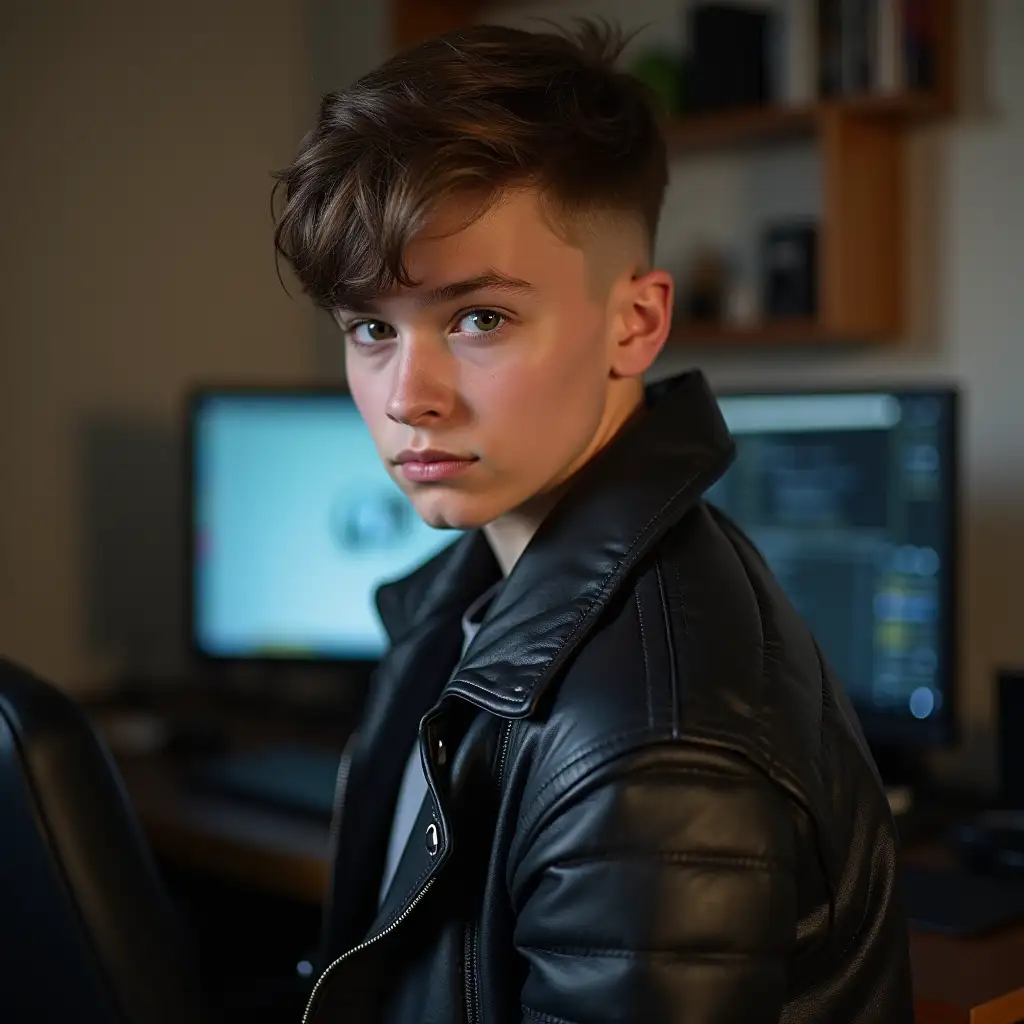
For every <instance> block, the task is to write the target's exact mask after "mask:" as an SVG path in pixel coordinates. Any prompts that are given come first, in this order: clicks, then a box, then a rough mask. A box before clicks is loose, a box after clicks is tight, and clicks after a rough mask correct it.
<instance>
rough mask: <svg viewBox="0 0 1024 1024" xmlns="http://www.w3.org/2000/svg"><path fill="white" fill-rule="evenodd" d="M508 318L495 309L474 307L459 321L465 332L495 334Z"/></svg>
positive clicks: (461, 328) (461, 329) (462, 330)
mask: <svg viewBox="0 0 1024 1024" xmlns="http://www.w3.org/2000/svg"><path fill="white" fill-rule="evenodd" d="M507 319H508V318H507V317H506V316H504V315H503V314H502V313H499V312H498V311H497V310H494V309H474V310H472V311H471V312H469V313H467V314H466V315H465V316H464V317H463V318H462V319H461V320H460V321H459V331H460V332H461V333H463V334H493V333H494V331H496V330H497V329H498V328H499V327H502V326H503V325H504V324H505V321H506V320H507Z"/></svg>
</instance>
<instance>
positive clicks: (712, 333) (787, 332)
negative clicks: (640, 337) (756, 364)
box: [669, 318, 846, 348]
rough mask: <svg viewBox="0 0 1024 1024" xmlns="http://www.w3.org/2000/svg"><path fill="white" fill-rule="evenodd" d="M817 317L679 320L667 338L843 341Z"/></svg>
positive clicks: (750, 342) (753, 343)
mask: <svg viewBox="0 0 1024 1024" xmlns="http://www.w3.org/2000/svg"><path fill="white" fill-rule="evenodd" d="M843 340H846V339H843V338H842V337H841V336H840V335H838V334H837V332H835V331H830V330H829V329H828V328H827V326H826V325H825V324H823V323H821V322H820V321H819V320H814V319H803V318H795V319H792V320H781V319H780V320H769V321H764V322H761V323H752V324H728V323H725V324H723V323H714V322H708V323H700V322H692V321H691V322H688V321H685V320H684V321H682V322H681V323H678V324H676V325H675V326H673V328H672V332H671V334H670V335H669V341H670V343H672V344H679V345H700V346H704V345H706V346H708V347H717V346H719V345H726V346H733V345H735V346H750V347H752V348H756V347H758V346H761V345H773V346H775V345H779V346H785V345H807V344H822V343H828V342H838V341H843Z"/></svg>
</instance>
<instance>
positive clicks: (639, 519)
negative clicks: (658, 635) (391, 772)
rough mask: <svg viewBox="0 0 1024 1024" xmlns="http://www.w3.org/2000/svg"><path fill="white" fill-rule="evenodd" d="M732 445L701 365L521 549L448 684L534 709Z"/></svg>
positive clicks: (581, 480) (604, 455) (516, 710)
mask: <svg viewBox="0 0 1024 1024" xmlns="http://www.w3.org/2000/svg"><path fill="white" fill-rule="evenodd" d="M734 455H735V446H734V444H733V441H732V438H731V437H730V435H729V432H728V430H727V429H726V426H725V422H724V420H723V419H722V417H721V414H720V412H719V410H718V406H717V403H716V402H715V400H714V397H713V396H712V394H711V392H710V390H709V389H708V386H707V384H706V382H705V380H704V378H703V376H702V375H701V374H699V373H696V372H694V373H689V374H684V375H683V376H682V377H680V378H676V379H675V380H671V381H668V382H666V383H665V384H664V385H662V386H660V387H655V388H652V389H650V390H649V392H648V407H647V409H646V411H645V412H644V413H643V414H642V415H641V416H640V417H639V418H638V419H637V420H636V421H635V422H634V423H633V424H632V425H631V426H630V427H628V428H627V429H626V430H625V431H624V432H623V434H622V435H620V437H619V438H617V439H616V440H615V441H614V442H613V443H612V444H611V445H609V446H608V448H607V449H605V450H604V451H603V452H601V453H600V454H599V455H598V456H597V457H596V458H595V459H594V460H593V461H592V462H590V463H589V464H588V465H587V466H586V467H585V468H584V470H583V471H582V472H581V474H580V476H579V477H578V478H577V480H576V481H575V482H574V483H573V486H572V488H571V489H570V490H569V492H568V493H567V494H566V496H565V498H564V499H563V500H562V501H561V502H560V503H559V505H558V506H557V507H556V508H555V509H554V510H553V512H552V513H551V514H550V515H549V516H548V518H547V519H546V520H545V521H544V523H543V524H542V525H541V527H540V529H539V530H538V531H537V533H536V535H535V536H534V538H533V540H532V541H531V543H530V545H529V546H528V547H527V549H526V551H525V552H524V553H523V555H522V557H521V558H520V560H519V562H518V563H517V564H516V567H515V569H514V570H513V571H512V573H511V574H510V576H509V578H508V581H507V582H506V584H505V586H504V587H503V588H502V591H501V593H500V594H499V596H498V598H497V600H496V601H495V604H494V606H493V607H492V609H491V612H490V614H489V615H488V617H487V619H486V621H485V622H484V624H483V626H482V627H481V629H480V631H479V633H478V634H477V636H476V638H475V640H474V642H473V644H472V645H471V646H470V649H469V650H468V651H467V652H466V657H465V658H463V660H462V663H461V665H460V666H459V670H458V673H457V674H456V676H455V678H453V679H452V681H451V682H450V683H449V684H448V686H447V687H446V689H445V695H446V696H447V695H456V696H459V697H462V698H464V699H466V700H469V701H471V702H472V703H474V704H477V705H479V706H481V707H484V708H486V709H487V710H489V711H492V712H493V713H495V714H498V715H502V716H505V717H508V718H518V717H525V716H527V715H529V714H530V713H531V711H532V710H533V708H534V707H535V706H536V703H537V701H538V700H539V699H540V696H541V694H542V693H543V691H544V687H545V686H546V684H547V683H548V681H549V680H550V679H551V678H552V677H553V676H554V674H555V673H556V672H557V671H558V669H559V667H560V666H561V665H562V664H563V663H564V662H565V660H566V659H567V658H568V657H569V656H570V655H571V654H572V652H573V650H575V648H576V647H577V646H578V644H579V643H580V642H581V641H582V639H583V638H584V637H585V636H586V634H587V633H588V632H589V631H590V629H591V628H593V625H594V623H595V622H596V621H597V620H598V618H599V617H600V615H601V614H602V612H603V611H604V610H605V608H606V607H607V606H608V603H609V601H610V600H611V599H612V597H613V596H614V595H615V593H616V592H617V591H618V589H619V588H620V586H621V585H622V583H623V581H624V580H625V579H626V578H627V577H628V575H629V574H630V572H631V571H632V570H633V569H634V567H635V566H636V565H637V563H638V562H639V561H640V560H641V559H642V558H643V557H644V556H645V555H646V554H647V553H648V552H649V551H650V550H651V548H652V547H653V546H654V545H655V544H656V543H657V541H658V540H659V539H660V538H661V537H663V536H664V535H665V533H667V532H668V530H669V529H670V528H671V527H672V526H673V525H675V524H676V523H677V522H679V520H680V519H681V518H682V517H683V515H684V514H685V513H686V512H687V510H689V509H690V508H692V507H693V506H694V504H695V503H696V502H697V501H698V499H699V498H700V496H701V495H702V494H703V492H704V491H705V490H707V488H708V487H710V486H711V484H712V483H714V482H715V480H717V479H718V478H719V477H720V476H721V475H722V473H724V472H725V470H726V469H727V468H728V466H729V465H730V463H731V462H732V460H733V457H734Z"/></svg>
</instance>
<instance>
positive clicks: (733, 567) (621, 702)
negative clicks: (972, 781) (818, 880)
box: [514, 504, 822, 802]
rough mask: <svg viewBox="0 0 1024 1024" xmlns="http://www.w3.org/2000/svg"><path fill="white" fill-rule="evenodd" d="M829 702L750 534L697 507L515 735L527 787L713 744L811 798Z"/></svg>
mask: <svg viewBox="0 0 1024 1024" xmlns="http://www.w3.org/2000/svg"><path fill="white" fill-rule="evenodd" d="M821 700H822V668H821V663H820V660H819V658H818V653H817V648H816V646H815V644H814V641H813V639H812V638H811V636H810V634H809V632H808V631H807V629H806V627H805V626H804V625H803V623H802V621H801V620H800V619H799V617H798V616H797V615H796V613H795V612H794V611H793V609H792V608H791V606H790V605H789V603H788V601H786V599H785V597H784V595H783V594H782V593H781V590H780V588H779V587H778V584H777V583H776V582H775V580H774V579H773V578H772V576H771V574H770V573H769V572H768V570H767V569H766V568H765V566H764V564H763V562H762V561H761V560H760V558H759V556H758V554H757V553H756V551H755V550H754V549H753V547H752V546H751V545H750V544H749V542H748V541H746V539H745V538H744V537H743V535H742V534H741V533H740V532H739V531H738V530H736V529H735V528H734V527H732V525H731V524H730V523H728V521H726V520H724V519H723V518H721V517H720V516H719V515H718V514H717V513H716V512H715V511H714V510H712V509H710V508H709V507H707V506H706V505H703V504H702V505H698V506H697V507H696V508H695V509H694V510H693V511H692V512H691V513H690V514H689V515H687V516H686V517H685V518H684V519H683V520H682V521H681V522H680V523H679V524H678V525H677V526H676V527H675V528H673V530H672V531H670V533H669V534H667V535H666V536H665V537H664V538H663V539H662V541H661V542H660V543H659V544H658V545H657V546H656V548H655V549H654V551H653V552H652V553H651V555H650V556H649V557H648V558H647V559H645V561H644V563H643V564H642V565H641V566H639V567H638V570H637V572H636V573H635V574H634V576H633V577H632V578H631V579H630V580H629V581H628V583H627V585H626V586H624V587H623V588H622V589H621V591H620V593H619V594H618V595H617V598H616V600H615V601H613V602H612V603H611V604H610V606H609V608H608V611H607V613H606V615H605V616H604V618H603V620H602V621H601V623H600V624H599V626H598V628H596V629H595V630H594V631H593V632H592V633H591V634H590V635H589V636H588V638H587V640H586V641H585V642H584V643H583V644H582V645H581V646H580V648H579V649H578V650H577V651H576V652H575V654H574V656H573V658H572V659H571V660H570V662H569V663H568V664H567V665H566V667H565V669H564V670H563V671H562V673H561V676H560V678H559V679H558V680H557V683H556V684H555V685H554V686H552V687H551V689H550V690H549V692H548V694H547V695H546V697H545V700H544V701H543V702H542V704H541V706H540V707H539V708H538V709H537V711H536V713H535V714H534V716H533V717H532V718H531V719H527V720H525V721H523V722H521V723H519V724H518V725H517V726H516V729H515V733H516V735H515V744H514V746H515V752H516V753H517V754H519V753H521V754H522V755H523V759H522V760H519V758H517V761H519V763H520V764H523V765H529V775H530V778H531V782H530V783H529V784H527V785H526V786H525V789H526V790H529V791H531V793H532V794H533V798H535V797H536V794H537V793H538V792H539V791H541V790H542V791H543V793H544V794H546V795H547V796H549V797H550V796H553V795H554V794H557V793H558V792H559V791H560V790H561V789H563V788H564V787H565V786H567V785H570V784H571V783H572V782H573V780H575V779H579V778H582V777H583V776H585V775H587V774H589V773H599V772H600V771H601V770H602V766H603V765H606V764H611V763H614V762H619V763H621V762H622V759H629V758H631V757H634V756H636V757H641V758H644V757H646V756H647V753H648V752H652V751H654V752H660V753H659V756H662V757H666V758H668V759H669V760H672V761H673V762H677V761H678V752H680V751H682V752H684V753H685V752H689V753H690V754H691V755H693V754H695V753H699V754H700V756H703V753H704V752H706V751H709V750H717V751H722V752H725V753H727V754H728V755H729V757H731V758H735V759H738V760H737V761H735V762H734V763H733V768H735V764H742V765H745V766H748V767H749V768H750V769H751V770H753V771H756V772H757V773H758V774H759V775H760V776H762V777H764V778H766V779H770V780H771V781H772V782H774V783H777V784H779V785H781V787H782V788H784V789H788V790H789V791H790V792H791V794H792V795H793V796H795V797H797V798H798V800H800V802H805V801H806V800H808V799H809V797H808V794H807V793H806V788H807V786H808V785H809V784H810V782H811V780H813V777H814V775H815V773H814V770H813V764H814V762H815V760H816V758H817V750H818V746H819V744H820V723H821ZM698 759H699V758H698ZM730 770H732V769H730ZM523 795H524V797H526V796H528V794H527V793H526V792H525V791H524V793H523Z"/></svg>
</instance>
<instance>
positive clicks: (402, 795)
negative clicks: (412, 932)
mask: <svg viewBox="0 0 1024 1024" xmlns="http://www.w3.org/2000/svg"><path fill="white" fill-rule="evenodd" d="M501 582H502V581H500V580H499V582H497V583H495V584H494V586H493V587H488V588H487V590H485V591H484V592H483V593H482V594H481V595H480V596H479V597H478V598H477V599H476V600H475V601H474V602H473V603H472V604H471V605H470V606H469V608H467V609H466V614H465V615H463V616H462V653H463V654H465V653H466V650H467V649H468V647H469V645H470V644H471V643H472V642H473V638H474V637H475V636H476V634H477V632H478V631H479V629H480V625H481V623H482V622H483V620H484V616H485V615H486V614H487V610H488V608H490V606H491V604H492V603H493V601H494V598H495V597H496V596H497V593H498V590H499V588H500V587H501ZM426 795H427V779H426V776H425V775H424V774H423V764H422V762H421V761H420V747H419V741H418V740H417V741H415V742H414V743H413V745H412V751H411V752H410V753H409V758H408V760H407V761H406V762H405V772H404V773H403V775H402V784H401V786H399V789H398V799H397V800H396V801H395V813H394V816H393V817H392V819H391V834H390V836H389V837H388V849H387V855H386V857H385V860H384V874H383V876H382V877H381V884H380V896H379V902H380V903H383V902H384V897H385V896H386V895H387V893H388V888H389V887H390V886H391V880H392V879H393V878H394V877H395V872H396V871H397V870H398V862H399V861H400V860H401V859H402V853H403V851H404V850H405V844H406V843H407V842H408V841H409V836H410V834H411V833H412V829H413V826H414V825H415V824H416V819H417V818H418V817H419V813H420V808H421V807H422V806H423V801H424V799H425V798H426Z"/></svg>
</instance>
